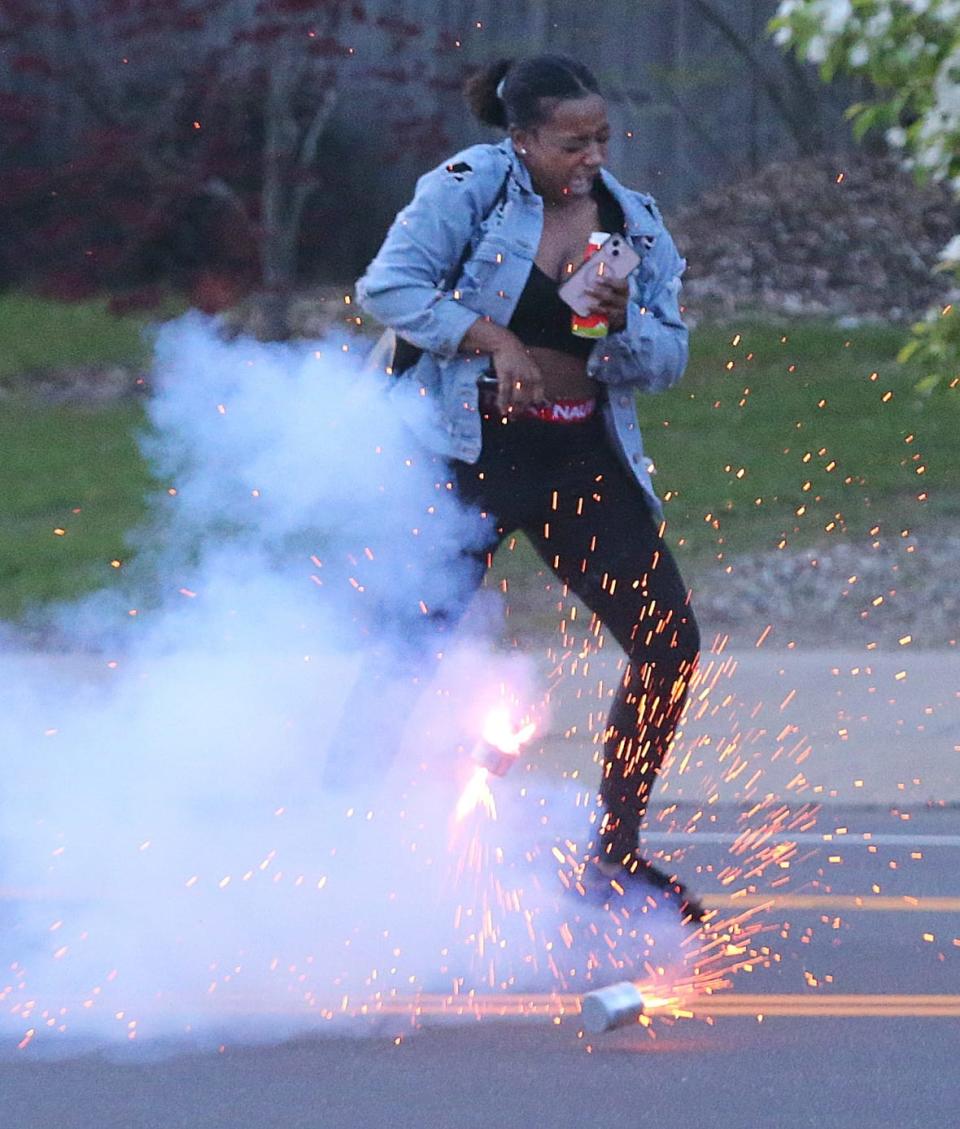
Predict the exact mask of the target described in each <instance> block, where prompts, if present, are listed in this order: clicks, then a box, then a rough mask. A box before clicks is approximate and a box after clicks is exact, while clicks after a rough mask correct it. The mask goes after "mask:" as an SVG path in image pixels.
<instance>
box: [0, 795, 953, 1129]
mask: <svg viewBox="0 0 960 1129" xmlns="http://www.w3.org/2000/svg"><path fill="white" fill-rule="evenodd" d="M735 833H736V829H735V825H734V818H733V815H732V813H731V814H730V816H729V819H727V820H726V821H725V820H724V819H720V820H718V821H717V822H716V823H715V824H714V825H713V826H712V827H711V830H710V832H709V833H706V834H702V835H701V836H700V837H699V838H698V839H696V840H695V842H694V845H693V846H690V845H689V843H688V841H687V840H683V839H676V838H672V837H667V838H663V837H661V838H660V839H659V840H655V841H653V842H651V844H650V845H651V846H655V847H659V848H660V849H665V850H674V849H676V848H678V847H679V848H681V850H682V857H681V858H680V859H679V860H678V866H679V867H680V869H681V870H682V872H683V874H684V876H685V877H687V878H689V879H690V880H691V884H692V885H696V886H697V887H698V889H699V890H701V891H702V893H703V895H704V899H705V901H706V902H708V903H709V904H712V905H714V906H716V907H717V908H718V914H719V915H720V916H721V917H723V918H725V919H726V920H730V919H731V917H732V915H734V914H740V913H743V912H744V911H745V910H746V911H748V912H749V914H750V916H749V918H748V919H746V920H749V921H751V922H753V923H755V924H757V925H760V926H761V929H759V930H758V931H757V932H756V933H754V934H753V935H752V936H751V937H750V946H751V948H750V951H751V952H755V953H757V954H758V957H757V959H756V960H755V961H753V962H751V969H750V970H749V971H748V970H740V971H737V972H736V973H735V974H733V975H732V977H731V978H730V979H731V987H730V988H729V989H728V990H725V991H722V992H718V993H716V994H715V995H713V996H703V995H702V994H699V995H697V994H695V995H693V996H692V997H689V998H687V999H686V1001H685V1008H684V1010H683V1012H682V1014H680V1015H676V1014H674V1013H672V1012H671V1010H670V1008H669V1007H663V1008H661V1009H659V1010H658V1006H657V1005H656V1004H654V1005H653V1006H652V1008H651V1011H650V1016H649V1017H648V1018H650V1024H649V1026H641V1025H639V1024H635V1025H632V1026H630V1027H628V1028H623V1029H620V1030H617V1031H613V1032H608V1033H606V1034H602V1035H591V1034H585V1033H584V1032H583V1031H582V1029H581V1022H580V1018H579V1015H578V1011H577V996H576V994H575V993H569V994H559V995H550V996H539V997H536V996H531V995H529V994H528V995H527V996H526V997H524V996H522V995H520V994H517V995H516V996H514V997H511V996H509V995H505V994H500V995H498V996H496V997H493V996H491V997H486V998H485V997H484V996H483V995H482V994H481V995H479V996H478V997H477V1000H476V1002H475V1003H474V1004H472V1005H470V1006H463V1005H461V1006H460V1007H459V1009H458V1008H457V1007H453V1006H451V1004H450V1001H449V1000H442V999H440V998H439V997H422V998H421V999H420V1001H419V1005H420V1008H421V1015H420V1017H419V1019H418V1020H417V1021H416V1022H415V1023H414V1022H412V1021H411V1014H412V1005H411V1006H409V1007H408V1006H407V1004H406V1003H405V1002H402V1003H400V1004H398V1005H397V1006H396V1008H395V1010H394V1012H393V1013H392V1014H389V1015H385V1014H380V1015H378V1016H377V1017H375V1018H371V1019H370V1020H369V1021H363V1020H360V1021H358V1023H357V1025H355V1026H354V1027H353V1028H351V1032H350V1034H349V1035H347V1036H344V1035H339V1034H325V1033H324V1032H323V1031H322V1030H319V1029H318V1031H317V1033H312V1032H309V1031H307V1032H306V1033H302V1034H300V1035H299V1036H298V1037H296V1038H294V1039H291V1040H287V1041H281V1042H277V1043H274V1044H269V1045H260V1046H251V1045H244V1040H243V1039H242V1038H234V1039H233V1040H232V1041H230V1040H228V1041H227V1042H226V1043H225V1044H224V1046H223V1049H222V1050H220V1049H217V1048H211V1049H206V1050H196V1049H191V1048H190V1047H189V1046H187V1045H186V1044H180V1045H178V1044H176V1043H173V1044H167V1045H165V1046H164V1047H163V1048H157V1047H153V1048H147V1049H144V1048H141V1049H140V1050H139V1052H138V1053H137V1054H136V1055H123V1056H118V1055H117V1054H115V1053H112V1054H104V1053H102V1052H100V1051H97V1050H88V1051H86V1052H84V1053H78V1051H79V1048H71V1047H70V1045H69V1044H64V1045H62V1046H61V1047H60V1048H59V1049H58V1052H57V1054H58V1056H63V1057H57V1058H55V1059H52V1060H51V1059H47V1058H45V1057H44V1055H43V1053H41V1052H39V1051H37V1052H35V1051H34V1049H33V1048H32V1047H28V1048H26V1050H25V1051H23V1052H20V1053H19V1054H16V1055H14V1056H12V1057H11V1056H7V1057H6V1058H5V1059H4V1060H3V1061H0V1095H2V1101H0V1126H2V1129H14V1127H17V1129H21V1127H23V1129H48V1127H49V1129H103V1127H106V1126H118V1127H123V1129H175V1127H176V1129H181V1127H182V1129H247V1127H249V1129H274V1127H276V1129H280V1127H281V1126H282V1127H284V1129H298V1127H304V1129H307V1127H309V1129H340V1127H347V1126H349V1127H356V1126H364V1127H379V1126H383V1127H391V1129H406V1127H408V1126H409V1127H411V1129H413V1127H417V1129H422V1127H430V1129H433V1127H437V1129H474V1127H476V1129H480V1127H483V1129H502V1127H513V1126H524V1127H533V1129H539V1127H541V1126H542V1127H543V1129H548V1127H556V1129H568V1127H569V1129H583V1127H593V1126H607V1125H621V1126H651V1127H657V1129H671V1127H673V1126H686V1125H689V1124H703V1125H717V1126H723V1127H727V1129H757V1127H766V1126H775V1127H778V1129H800V1127H808V1126H809V1127H814V1126H816V1127H825V1126H826V1127H837V1129H854V1127H857V1129H859V1127H869V1129H909V1127H912V1126H921V1125H922V1126H924V1127H928V1126H945V1127H946V1126H953V1125H955V1124H957V1120H958V1114H957V1108H958V1098H960V1069H958V1067H957V1062H958V1061H960V877H958V874H960V867H958V863H960V812H958V811H957V810H956V809H940V810H930V809H922V810H904V811H895V810H894V811H891V810H889V809H886V810H879V809H877V810H871V809H868V808H856V809H853V808H851V809H842V808H832V809H830V811H829V813H828V814H826V815H825V814H821V817H820V820H819V822H818V824H817V826H816V827H815V829H813V830H811V831H809V832H805V833H804V832H800V833H796V832H794V833H793V841H794V842H795V843H796V850H795V853H794V854H793V855H792V857H791V880H790V882H789V884H788V885H784V886H781V887H774V886H773V885H772V883H773V882H775V881H776V878H775V877H773V876H772V875H771V873H769V872H768V873H766V874H765V875H764V876H761V878H760V879H759V880H758V881H757V882H756V883H755V885H756V887H757V892H756V895H755V896H754V897H753V899H752V902H751V904H749V905H748V904H747V903H746V902H744V901H743V899H742V897H741V898H740V899H733V900H731V898H730V896H729V894H728V893H726V888H725V887H724V886H723V884H722V881H721V880H720V877H719V876H720V875H721V874H722V872H723V868H724V866H725V865H727V864H728V863H729V858H730V855H729V851H730V844H731V836H732V835H733V834H735ZM825 834H826V835H830V836H831V838H830V839H828V840H826V841H825V840H824V835H825ZM767 846H768V847H770V846H772V847H776V842H773V843H769V844H767ZM774 873H775V872H774ZM875 887H876V888H878V889H875ZM736 888H737V889H740V888H742V883H738V884H737V885H736ZM748 900H749V899H748ZM8 908H9V907H8ZM651 912H653V911H651ZM661 912H662V911H661ZM735 939H736V938H735ZM747 955H748V956H749V953H748V954H747ZM0 987H2V985H0ZM521 1008H523V1009H525V1011H526V1018H522V1019H518V1018H517V1017H516V1015H515V1014H514V1015H511V1014H510V1013H511V1011H513V1012H516V1011H518V1010H520V1009H521ZM458 1010H459V1012H460V1014H459V1015H457V1014H456V1012H457V1011H458ZM251 1021H252V1023H253V1025H254V1026H253V1028H252V1030H255V1029H256V1015H255V1009H252V1010H251ZM151 1051H152V1053H151ZM161 1052H162V1053H161Z"/></svg>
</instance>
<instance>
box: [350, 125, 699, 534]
mask: <svg viewBox="0 0 960 1129" xmlns="http://www.w3.org/2000/svg"><path fill="white" fill-rule="evenodd" d="M601 176H602V178H603V182H604V184H605V185H606V187H607V188H608V189H609V190H610V192H611V193H612V194H613V196H614V197H615V199H616V200H617V202H618V203H619V205H620V207H621V208H622V209H623V214H624V218H625V220H626V235H627V238H628V239H629V241H630V242H631V244H632V245H633V247H634V249H635V250H636V251H637V252H638V254H639V255H640V256H641V263H640V266H639V267H637V269H636V270H635V271H634V272H633V274H632V275H631V277H630V301H629V304H628V306H627V324H626V327H625V328H624V329H623V330H622V331H621V332H620V333H612V334H610V335H609V336H608V337H606V338H602V339H600V340H598V341H597V342H596V343H595V344H594V346H593V349H592V351H591V353H590V356H589V358H588V361H587V371H588V373H589V374H590V376H591V377H593V378H594V379H595V380H597V381H598V382H600V383H601V384H602V385H605V386H606V396H605V397H604V403H603V408H602V410H603V417H604V422H605V425H606V429H607V432H608V435H609V437H610V440H611V442H612V444H613V447H614V449H615V450H616V451H617V453H618V454H619V456H620V457H621V459H622V460H623V462H624V464H625V465H626V466H627V468H628V469H629V470H630V471H631V472H632V473H633V474H634V476H635V477H636V479H637V481H638V482H639V483H640V485H641V486H642V487H643V489H644V491H645V492H646V493H647V495H648V497H649V500H650V504H651V506H652V508H653V512H654V513H655V514H656V515H657V516H660V515H661V514H662V510H661V507H660V502H659V500H658V499H657V497H656V494H655V493H654V490H653V485H652V483H651V481H650V471H651V466H650V463H649V460H648V459H647V458H646V457H645V456H644V453H643V440H642V438H641V435H640V427H639V424H638V421H637V410H636V397H635V392H636V391H637V390H640V391H643V392H660V391H662V390H663V389H666V388H669V387H670V386H671V385H673V384H675V383H676V382H677V381H678V380H679V379H680V377H681V376H682V374H683V370H684V368H685V367H686V363H687V329H686V326H684V324H683V321H682V320H681V317H680V308H679V301H678V296H679V291H680V275H681V274H682V272H683V270H684V268H685V266H686V263H685V262H684V260H683V259H682V258H680V256H679V255H678V254H677V250H676V247H675V246H674V243H673V240H672V239H671V238H670V235H669V233H668V232H667V230H666V228H665V227H664V225H663V221H662V219H661V217H660V213H659V212H658V211H657V208H656V205H655V204H654V202H653V199H652V198H651V197H650V196H645V195H644V194H642V193H640V192H633V191H631V190H630V189H628V188H624V187H623V185H621V184H620V183H619V182H618V181H617V180H616V179H615V178H614V177H613V176H611V175H610V173H608V172H607V171H606V169H603V170H602V171H601ZM542 230H543V200H542V198H541V197H540V196H539V195H537V193H536V192H535V191H534V190H533V185H532V183H531V181H530V175H529V172H528V171H527V168H526V166H525V165H524V164H523V162H522V161H521V160H520V159H519V157H518V156H517V155H516V153H515V151H514V148H513V144H512V142H511V141H510V139H509V138H508V139H505V140H504V141H502V142H501V143H500V144H498V145H474V146H472V147H471V148H469V149H465V150H464V151H463V152H461V153H458V154H457V155H456V156H455V157H452V158H451V159H450V160H449V161H445V162H444V163H443V164H442V165H439V166H438V167H437V168H435V169H433V170H432V171H431V172H428V173H426V174H425V175H424V176H422V177H421V178H420V180H419V181H418V182H417V188H416V193H415V195H414V198H413V200H412V201H411V203H409V204H408V205H407V206H406V207H405V208H404V209H403V210H402V211H401V212H400V213H399V214H398V215H397V217H396V219H395V220H394V222H393V224H392V226H391V228H390V230H389V232H388V233H387V237H386V239H385V240H384V243H383V246H382V247H381V248H380V250H379V252H378V253H377V256H376V258H375V259H374V260H373V262H372V263H371V264H370V266H369V267H368V268H367V271H366V273H365V274H364V276H363V277H362V278H361V279H360V281H359V282H358V283H357V300H358V302H359V303H360V305H361V306H362V308H363V309H364V310H365V311H366V312H368V313H369V314H371V315H372V316H373V317H374V318H376V319H377V320H378V321H379V322H381V323H383V324H384V325H387V326H390V327H392V328H393V329H394V330H396V332H397V333H398V334H399V335H400V336H401V337H404V338H405V339H406V340H408V341H410V342H412V343H413V344H414V345H416V346H418V347H419V348H421V349H423V350H424V353H423V356H422V357H421V358H420V360H419V361H418V362H417V364H416V365H414V366H413V367H412V368H410V369H408V370H407V371H406V372H405V373H404V374H403V377H402V378H401V379H399V380H397V381H396V382H395V384H394V386H393V389H392V394H393V395H394V396H395V397H396V400H397V405H398V410H400V411H401V412H402V413H403V414H404V415H405V418H407V420H408V422H409V424H410V426H411V427H412V428H413V430H414V431H415V432H416V433H417V434H418V435H419V437H420V439H421V440H422V441H423V442H424V443H425V444H426V445H427V446H428V448H429V449H431V450H433V451H436V452H438V453H439V454H442V455H444V456H446V457H448V458H456V459H460V460H462V461H464V462H468V463H473V462H476V461H477V459H478V458H479V456H480V447H481V432H480V416H479V413H478V410H477V379H478V377H479V376H480V375H481V374H482V373H483V372H485V371H487V370H488V369H489V367H490V358H489V357H486V356H479V357H478V356H471V355H468V354H462V353H458V351H457V349H458V346H459V345H460V342H461V340H462V339H463V336H464V334H465V333H466V332H467V330H468V329H469V328H470V327H471V326H472V325H473V323H474V322H475V321H476V320H477V318H478V317H487V318H489V319H491V320H492V321H494V322H496V323H497V324H499V325H503V326H506V325H507V324H508V323H509V321H510V318H511V316H512V315H513V311H514V309H515V307H516V305H517V302H518V300H519V297H520V294H521V292H522V290H523V288H524V286H525V285H526V282H527V278H528V277H529V274H530V270H531V267H532V264H533V260H534V256H535V255H536V252H537V248H538V246H539V245H540V236H541V232H542ZM467 247H469V250H470V253H469V258H468V259H467V260H466V263H465V265H464V267H463V269H462V271H460V272H459V274H460V276H459V278H451V277H450V276H451V274H455V273H457V272H458V267H459V264H460V262H461V261H462V256H463V253H464V250H465V249H466V248H467ZM424 401H426V406H425V405H424Z"/></svg>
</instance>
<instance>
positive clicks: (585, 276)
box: [557, 234, 640, 317]
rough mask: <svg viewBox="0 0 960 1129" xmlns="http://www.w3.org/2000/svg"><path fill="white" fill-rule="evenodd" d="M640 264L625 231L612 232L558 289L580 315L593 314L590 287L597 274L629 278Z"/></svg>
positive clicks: (606, 276) (638, 257)
mask: <svg viewBox="0 0 960 1129" xmlns="http://www.w3.org/2000/svg"><path fill="white" fill-rule="evenodd" d="M639 265H640V256H639V255H638V254H637V253H636V251H634V249H633V248H632V247H631V246H630V244H629V243H628V242H627V241H626V239H624V237H623V236H622V235H616V234H614V235H611V236H610V238H609V239H607V240H605V241H604V243H603V244H602V245H601V247H600V249H599V250H598V251H594V253H593V254H592V255H591V256H590V258H589V259H586V260H585V261H584V262H583V263H581V264H580V266H579V267H577V269H576V270H575V271H574V272H573V274H572V275H570V277H569V278H568V279H567V280H566V281H565V282H563V283H561V284H560V287H559V289H558V290H557V293H558V294H559V295H560V297H561V298H562V299H563V300H564V302H566V303H567V305H568V306H569V307H570V308H571V309H572V310H573V311H574V312H575V313H578V314H579V315H580V316H581V317H588V316H589V314H590V308H591V302H590V298H589V297H588V296H587V293H586V291H587V288H588V287H589V286H591V285H592V284H593V283H594V282H595V281H596V279H597V278H598V277H602V278H617V279H619V278H626V277H627V275H628V274H629V273H630V272H631V271H632V270H635V269H636V268H637V267H638V266H639Z"/></svg>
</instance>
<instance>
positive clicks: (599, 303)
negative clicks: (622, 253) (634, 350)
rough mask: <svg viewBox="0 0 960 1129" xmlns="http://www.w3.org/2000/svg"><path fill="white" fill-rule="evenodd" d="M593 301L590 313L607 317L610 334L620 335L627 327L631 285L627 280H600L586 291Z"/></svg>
mask: <svg viewBox="0 0 960 1129" xmlns="http://www.w3.org/2000/svg"><path fill="white" fill-rule="evenodd" d="M586 294H587V296H588V297H589V298H590V299H592V302H593V305H592V306H591V308H590V313H591V314H592V315H594V316H596V315H599V316H601V317H605V318H606V319H607V321H608V322H609V323H610V332H611V333H619V332H620V331H621V330H622V329H626V327H627V302H628V300H629V298H630V283H629V282H628V281H627V279H625V278H598V279H597V280H596V281H595V282H593V283H591V285H590V286H589V287H588V288H587V290H586Z"/></svg>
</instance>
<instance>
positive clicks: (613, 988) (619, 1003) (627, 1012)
mask: <svg viewBox="0 0 960 1129" xmlns="http://www.w3.org/2000/svg"><path fill="white" fill-rule="evenodd" d="M642 1012H643V996H641V995H640V989H639V988H638V987H637V986H636V984H634V983H633V981H631V980H621V981H620V983H619V984H611V985H610V986H609V987H608V988H598V989H597V991H595V992H587V994H586V995H585V996H584V997H583V999H582V1000H581V1001H580V1018H581V1019H582V1021H583V1027H584V1030H586V1031H589V1032H590V1033H591V1034H594V1035H599V1034H601V1033H602V1032H604V1031H612V1030H613V1029H614V1027H627V1026H629V1025H630V1024H631V1023H636V1022H637V1020H638V1019H639V1018H640V1016H641V1014H642Z"/></svg>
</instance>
